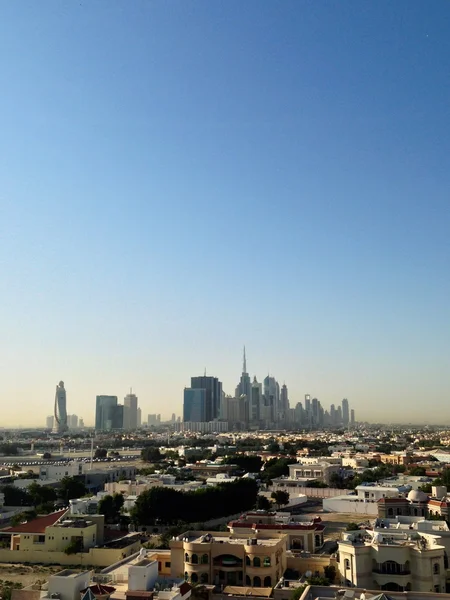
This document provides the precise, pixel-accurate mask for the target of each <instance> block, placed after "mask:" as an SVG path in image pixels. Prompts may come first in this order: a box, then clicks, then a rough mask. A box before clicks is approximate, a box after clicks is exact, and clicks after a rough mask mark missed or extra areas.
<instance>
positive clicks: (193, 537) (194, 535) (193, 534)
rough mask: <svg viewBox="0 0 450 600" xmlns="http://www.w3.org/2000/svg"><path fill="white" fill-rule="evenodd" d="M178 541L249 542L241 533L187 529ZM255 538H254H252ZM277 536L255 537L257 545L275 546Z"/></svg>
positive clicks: (206, 542) (246, 543)
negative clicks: (228, 533) (239, 535)
mask: <svg viewBox="0 0 450 600" xmlns="http://www.w3.org/2000/svg"><path fill="white" fill-rule="evenodd" d="M176 539H177V540H178V541H182V540H183V541H187V542H189V543H196V544H236V545H239V546H244V545H245V546H247V545H248V544H249V538H248V536H244V535H242V537H238V536H236V535H226V534H225V533H219V532H214V535H212V534H211V533H207V532H199V531H187V532H185V533H183V534H181V535H179V536H178V537H177V538H176ZM254 539H256V538H254ZM279 541H280V540H279V538H263V539H259V538H258V539H257V545H258V546H275V545H276V544H278V542H279Z"/></svg>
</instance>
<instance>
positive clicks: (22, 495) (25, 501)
mask: <svg viewBox="0 0 450 600" xmlns="http://www.w3.org/2000/svg"><path fill="white" fill-rule="evenodd" d="M0 490H1V491H2V492H3V493H4V494H5V505H6V506H31V505H32V503H33V502H32V499H31V496H30V495H29V493H28V492H27V491H26V490H21V489H20V488H18V487H16V486H15V485H5V486H2V487H1V488H0Z"/></svg>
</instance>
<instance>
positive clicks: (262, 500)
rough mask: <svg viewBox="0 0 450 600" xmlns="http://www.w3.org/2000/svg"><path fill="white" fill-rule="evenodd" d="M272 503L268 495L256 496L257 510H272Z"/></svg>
mask: <svg viewBox="0 0 450 600" xmlns="http://www.w3.org/2000/svg"><path fill="white" fill-rule="evenodd" d="M271 508H272V505H271V504H270V501H269V499H268V498H266V496H261V495H258V497H257V498H256V510H270V509H271Z"/></svg>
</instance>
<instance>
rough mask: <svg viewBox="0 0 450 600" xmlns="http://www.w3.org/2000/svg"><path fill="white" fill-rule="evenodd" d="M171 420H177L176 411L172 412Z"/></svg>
mask: <svg viewBox="0 0 450 600" xmlns="http://www.w3.org/2000/svg"><path fill="white" fill-rule="evenodd" d="M171 420H172V423H175V422H176V420H177V417H176V415H175V413H172V419H171Z"/></svg>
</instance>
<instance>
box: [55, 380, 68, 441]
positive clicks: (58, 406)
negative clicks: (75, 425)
mask: <svg viewBox="0 0 450 600" xmlns="http://www.w3.org/2000/svg"><path fill="white" fill-rule="evenodd" d="M54 416H55V420H54V422H53V433H64V432H66V431H67V399H66V390H65V389H64V381H60V382H59V383H58V385H57V386H56V393H55V410H54Z"/></svg>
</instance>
